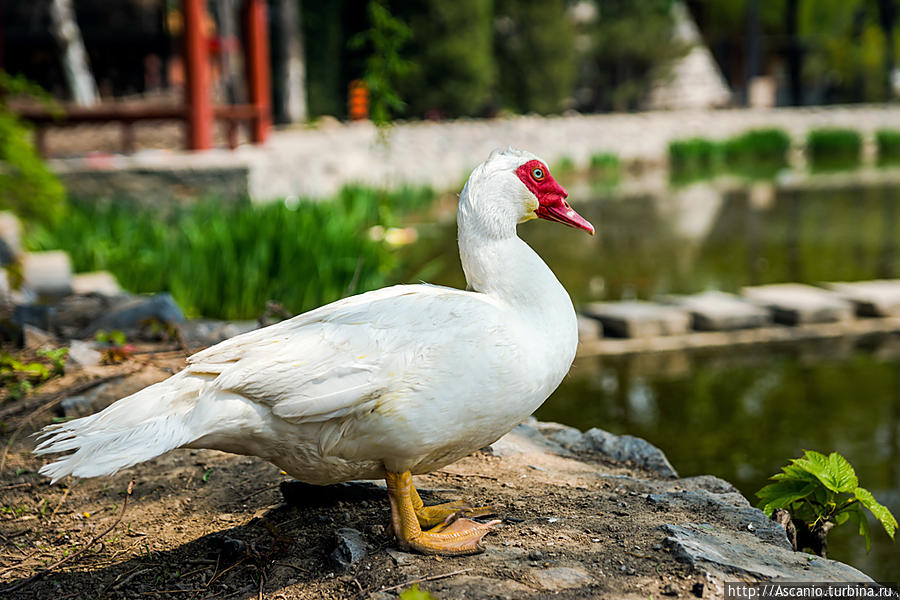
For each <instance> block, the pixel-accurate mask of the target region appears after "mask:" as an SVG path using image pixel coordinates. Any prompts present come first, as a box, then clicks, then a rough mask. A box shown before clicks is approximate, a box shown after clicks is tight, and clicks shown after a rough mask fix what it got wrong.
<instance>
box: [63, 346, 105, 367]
mask: <svg viewBox="0 0 900 600" xmlns="http://www.w3.org/2000/svg"><path fill="white" fill-rule="evenodd" d="M101 358H103V355H102V354H101V353H100V352H98V351H97V350H96V349H94V346H93V345H92V344H90V343H88V342H82V341H81V340H72V342H71V343H70V344H69V355H68V357H67V358H66V368H67V369H68V368H71V367H92V366H94V365H99V364H100V359H101Z"/></svg>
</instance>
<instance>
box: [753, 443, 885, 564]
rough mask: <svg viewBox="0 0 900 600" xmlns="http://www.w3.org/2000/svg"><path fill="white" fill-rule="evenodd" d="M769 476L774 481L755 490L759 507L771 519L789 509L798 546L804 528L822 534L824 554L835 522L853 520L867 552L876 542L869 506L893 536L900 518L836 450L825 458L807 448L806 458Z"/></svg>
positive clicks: (793, 461) (793, 460) (804, 456)
mask: <svg viewBox="0 0 900 600" xmlns="http://www.w3.org/2000/svg"><path fill="white" fill-rule="evenodd" d="M770 479H772V480H774V482H775V483H770V484H768V485H766V486H765V487H763V488H762V489H761V490H759V491H758V492H756V495H757V497H758V498H759V499H760V502H759V504H758V506H759V507H760V508H761V509H762V510H763V511H764V512H765V513H766V515H767V516H769V517H771V516H772V515H773V513H774V512H775V511H776V510H778V509H785V510H787V511H788V512H789V513H790V516H791V518H792V521H793V523H794V525H795V526H797V528H798V530H797V534H798V546H799V544H800V539H801V533H802V532H803V530H801V527H802V528H805V531H806V532H808V533H810V534H812V537H813V538H821V540H822V551H821V552H819V553H820V554H822V555H824V538H825V535H827V533H828V531H829V530H830V529H831V528H832V527H833V526H835V525H841V524H843V523H845V522H847V521H848V520H849V521H853V522H854V523H855V524H856V525H857V526H858V527H859V534H860V535H862V536H863V537H864V538H865V540H866V551H867V552H868V551H869V550H870V549H871V547H872V540H871V534H870V531H869V522H868V521H867V520H866V513H865V510H864V509H867V510H868V511H869V512H871V513H872V514H873V515H874V516H875V518H876V519H878V521H879V522H880V523H881V525H882V527H884V530H885V532H887V534H888V536H890V538H891V539H892V540H893V539H894V533H895V532H896V530H897V519H895V518H894V515H892V514H891V511H889V510H888V509H887V507H885V506H883V505H881V504H879V503H878V502H876V500H875V497H874V496H872V494H871V492H869V491H868V490H867V489H865V488H862V487H859V481H858V479H857V477H856V472H855V471H854V469H853V467H852V466H851V465H850V463H849V462H847V459H845V458H844V457H843V456H841V455H840V454H838V453H837V452H832V453H831V454H829V455H828V456H825V455H824V454H820V453H819V452H815V451H812V450H806V451H805V452H804V455H803V456H802V457H800V458H794V459H792V460H791V462H790V464H788V465H785V466H784V467H782V468H781V473H776V474H775V475H773V476H772V477H771V478H770ZM798 549H801V548H800V547H798ZM814 550H815V548H814Z"/></svg>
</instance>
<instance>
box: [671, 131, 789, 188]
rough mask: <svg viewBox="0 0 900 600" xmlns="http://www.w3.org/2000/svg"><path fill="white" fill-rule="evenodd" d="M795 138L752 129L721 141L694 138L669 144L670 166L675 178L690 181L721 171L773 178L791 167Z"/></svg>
mask: <svg viewBox="0 0 900 600" xmlns="http://www.w3.org/2000/svg"><path fill="white" fill-rule="evenodd" d="M790 147H791V138H790V136H789V135H788V134H787V132H785V131H783V130H781V129H776V128H768V129H752V130H750V131H746V132H744V133H742V134H740V135H736V136H733V137H730V138H728V139H727V140H725V141H722V142H717V141H714V140H710V139H707V138H701V137H696V138H690V139H685V140H675V141H672V142H670V143H669V166H670V169H671V175H672V178H673V179H674V180H675V181H690V180H694V179H698V178H705V177H711V176H713V175H717V174H720V173H735V174H738V175H744V176H748V177H753V178H758V177H763V178H770V177H773V176H774V175H775V174H776V173H777V172H778V171H779V170H781V169H783V168H785V167H787V166H788V150H790Z"/></svg>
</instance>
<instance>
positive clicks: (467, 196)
mask: <svg viewBox="0 0 900 600" xmlns="http://www.w3.org/2000/svg"><path fill="white" fill-rule="evenodd" d="M568 195H569V194H568V193H567V192H566V190H565V188H563V187H562V186H561V185H560V184H559V183H557V181H556V180H555V179H554V178H553V175H551V174H550V169H549V168H548V167H547V163H545V162H544V161H543V160H541V159H540V158H538V157H537V156H535V155H533V154H531V153H530V152H525V151H522V150H516V149H513V148H507V149H506V150H504V151H502V152H501V151H499V150H496V151H494V152H493V153H492V154H491V155H490V157H489V158H488V159H487V160H486V161H485V162H483V163H482V164H481V165H479V166H478V167H476V168H475V170H474V171H472V175H471V176H470V177H469V180H468V181H467V182H466V185H465V187H464V188H463V191H462V194H461V195H460V202H459V214H458V217H457V219H458V221H459V223H460V226H462V224H463V221H467V222H468V224H470V225H471V224H472V222H473V221H475V222H478V224H479V225H480V227H478V228H479V229H482V230H483V232H484V233H489V234H494V235H497V234H501V235H502V234H507V233H510V231H509V230H510V229H512V233H513V235H514V231H515V225H516V224H518V223H524V222H525V221H530V220H531V219H546V220H548V221H556V222H557V223H562V224H564V225H568V226H569V227H574V228H576V229H583V230H584V231H587V232H588V233H590V234H591V235H594V226H593V225H591V224H590V222H589V221H587V219H585V218H584V217H582V216H581V215H579V214H578V213H577V212H575V210H574V209H573V208H572V207H571V206H569V203H568V202H566V197H567V196H568ZM492 237H493V235H492Z"/></svg>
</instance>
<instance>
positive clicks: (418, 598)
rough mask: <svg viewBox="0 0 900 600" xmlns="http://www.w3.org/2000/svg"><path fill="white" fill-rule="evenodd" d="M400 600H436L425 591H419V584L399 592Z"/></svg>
mask: <svg viewBox="0 0 900 600" xmlns="http://www.w3.org/2000/svg"><path fill="white" fill-rule="evenodd" d="M400 600H437V598H435V597H434V596H432V595H431V593H430V592H428V591H427V590H420V589H419V584H418V583H416V584H413V586H412V587H409V588H406V589H405V590H403V591H402V592H400Z"/></svg>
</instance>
